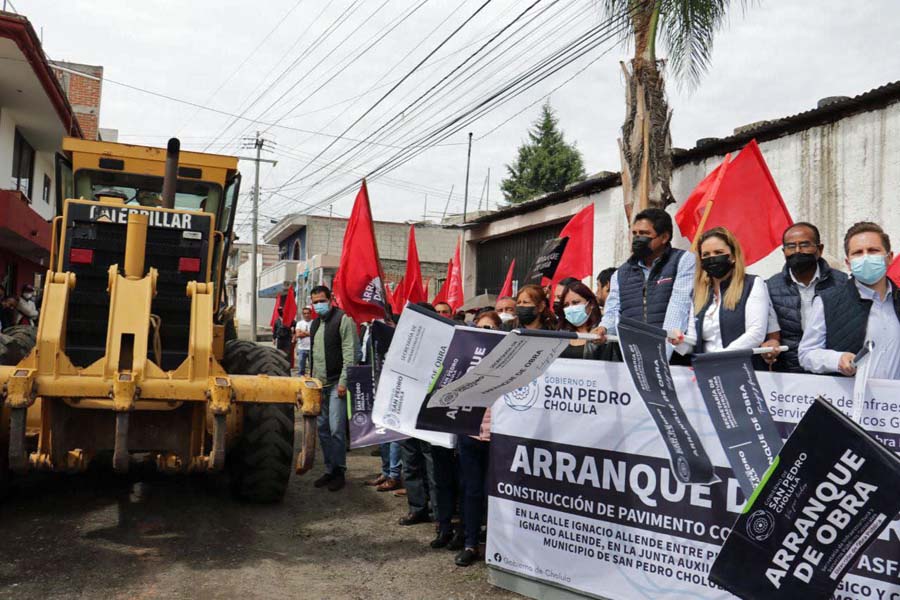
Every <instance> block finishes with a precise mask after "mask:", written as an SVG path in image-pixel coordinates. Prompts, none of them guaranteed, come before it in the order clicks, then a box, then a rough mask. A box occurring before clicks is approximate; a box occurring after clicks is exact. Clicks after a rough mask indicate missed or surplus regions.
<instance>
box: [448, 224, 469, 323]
mask: <svg viewBox="0 0 900 600" xmlns="http://www.w3.org/2000/svg"><path fill="white" fill-rule="evenodd" d="M461 244H462V239H458V240H456V252H455V253H454V254H453V260H451V261H450V271H449V273H448V276H447V281H448V282H449V284H448V286H447V299H446V302H447V304H449V305H450V308H451V309H452V310H453V312H456V311H457V310H459V308H460V307H461V306H462V305H463V304H464V303H465V300H463V285H462V260H461V259H460V245H461Z"/></svg>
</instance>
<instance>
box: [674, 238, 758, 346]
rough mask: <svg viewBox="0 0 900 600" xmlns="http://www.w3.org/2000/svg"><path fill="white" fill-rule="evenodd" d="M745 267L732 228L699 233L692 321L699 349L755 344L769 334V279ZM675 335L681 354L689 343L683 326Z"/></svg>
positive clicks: (689, 327) (690, 327) (690, 329)
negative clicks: (764, 279) (750, 271)
mask: <svg viewBox="0 0 900 600" xmlns="http://www.w3.org/2000/svg"><path fill="white" fill-rule="evenodd" d="M744 269H745V265H744V253H743V252H742V251H741V245H740V243H738V241H737V239H736V238H735V237H734V235H733V234H732V233H731V232H730V231H728V230H727V229H725V228H724V227H715V228H713V229H710V230H709V231H707V232H705V233H704V234H703V235H701V236H700V241H699V243H698V244H697V270H696V272H695V273H694V318H693V319H692V320H691V321H690V324H689V326H688V336H690V337H693V338H695V339H696V340H697V344H696V346H694V353H695V354H702V353H704V352H719V351H722V350H739V349H746V348H756V347H758V346H759V345H760V344H762V342H763V340H765V338H766V328H767V324H768V314H769V294H768V292H767V291H766V284H765V282H764V281H763V280H762V279H760V278H759V277H756V276H755V275H747V274H746V273H745V272H744ZM670 341H671V342H672V343H673V344H675V345H676V349H677V350H678V351H679V352H681V353H682V354H685V353H686V351H687V350H688V349H690V346H688V345H687V344H684V343H683V342H684V336H683V335H681V334H680V332H675V336H674V337H673V339H672V340H670Z"/></svg>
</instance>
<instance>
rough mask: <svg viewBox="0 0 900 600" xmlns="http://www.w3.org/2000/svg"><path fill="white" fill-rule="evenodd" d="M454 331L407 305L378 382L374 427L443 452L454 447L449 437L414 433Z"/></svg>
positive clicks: (437, 434)
mask: <svg viewBox="0 0 900 600" xmlns="http://www.w3.org/2000/svg"><path fill="white" fill-rule="evenodd" d="M454 329H455V327H454V325H453V324H452V323H450V322H449V321H447V320H445V319H441V318H440V317H438V316H437V315H433V314H429V313H428V312H426V311H425V310H423V309H420V308H418V307H416V306H413V305H407V307H406V309H405V310H404V311H403V316H402V317H401V318H400V320H399V321H398V323H397V328H396V330H395V331H394V337H393V339H392V341H391V347H390V348H389V349H388V352H387V356H386V357H385V359H384V365H383V366H382V368H381V377H379V379H378V389H377V391H376V392H375V404H374V406H373V407H372V421H373V422H374V423H375V424H376V425H380V426H382V427H386V428H388V429H392V430H394V431H398V432H400V433H402V434H405V435H408V436H410V437H414V438H417V439H420V440H423V441H426V442H429V443H432V444H436V445H438V446H443V447H445V448H453V447H454V446H455V445H456V436H455V435H453V434H449V433H440V432H437V431H425V430H422V429H416V420H417V419H418V417H419V410H420V409H421V407H422V403H423V402H424V401H425V395H426V394H427V393H428V388H429V387H430V386H431V381H432V380H433V379H434V377H435V375H437V372H438V369H440V367H441V365H442V364H443V361H444V355H445V354H446V353H447V347H448V346H449V345H450V340H451V339H453V333H454Z"/></svg>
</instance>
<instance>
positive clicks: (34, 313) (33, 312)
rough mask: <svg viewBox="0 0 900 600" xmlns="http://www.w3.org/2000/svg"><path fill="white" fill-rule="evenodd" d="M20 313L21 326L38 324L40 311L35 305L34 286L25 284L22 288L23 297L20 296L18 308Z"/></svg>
mask: <svg viewBox="0 0 900 600" xmlns="http://www.w3.org/2000/svg"><path fill="white" fill-rule="evenodd" d="M16 311H18V313H19V317H18V321H19V325H31V326H34V325H36V324H37V318H38V309H37V305H35V303H34V286H32V285H29V284H25V285H23V286H22V295H21V296H19V303H18V305H17V306H16Z"/></svg>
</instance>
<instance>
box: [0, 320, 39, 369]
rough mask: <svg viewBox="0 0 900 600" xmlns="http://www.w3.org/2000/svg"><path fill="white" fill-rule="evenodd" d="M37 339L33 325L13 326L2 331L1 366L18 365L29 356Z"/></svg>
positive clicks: (0, 346)
mask: <svg viewBox="0 0 900 600" xmlns="http://www.w3.org/2000/svg"><path fill="white" fill-rule="evenodd" d="M36 339H37V329H36V328H34V327H32V326H31V325H13V326H12V327H7V328H5V329H4V330H3V331H0V365H17V364H19V361H21V360H22V359H23V358H25V357H26V356H28V354H29V353H30V352H31V349H32V348H34V344H35V342H36Z"/></svg>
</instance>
